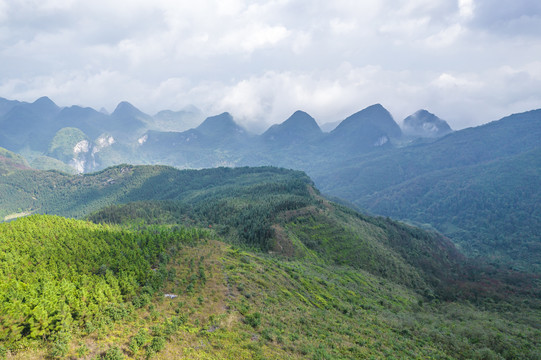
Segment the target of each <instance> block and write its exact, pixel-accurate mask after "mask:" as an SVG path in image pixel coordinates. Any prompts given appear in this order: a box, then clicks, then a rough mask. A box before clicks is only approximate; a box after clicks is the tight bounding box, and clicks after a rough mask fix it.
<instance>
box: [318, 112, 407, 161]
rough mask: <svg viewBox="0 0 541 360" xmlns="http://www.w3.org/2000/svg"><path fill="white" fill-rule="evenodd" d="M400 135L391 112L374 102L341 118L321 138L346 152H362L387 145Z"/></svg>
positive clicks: (327, 143)
mask: <svg viewBox="0 0 541 360" xmlns="http://www.w3.org/2000/svg"><path fill="white" fill-rule="evenodd" d="M401 136H402V131H401V130H400V127H399V126H398V124H397V123H396V122H395V121H394V119H393V117H392V116H391V114H390V113H389V112H388V111H387V110H386V109H385V108H384V107H383V106H381V105H380V104H376V105H372V106H369V107H367V108H366V109H363V110H361V111H359V112H357V113H355V114H353V115H351V116H349V117H348V118H346V119H345V120H343V121H342V122H341V123H340V124H339V125H338V126H337V127H336V128H335V129H334V130H333V131H331V132H330V133H329V135H328V136H327V137H326V138H325V139H324V140H323V145H324V146H326V147H331V148H332V149H333V150H339V151H341V152H346V153H348V154H351V153H364V152H367V151H371V150H374V149H376V148H379V147H382V146H389V145H390V141H391V139H398V138H400V137H401Z"/></svg>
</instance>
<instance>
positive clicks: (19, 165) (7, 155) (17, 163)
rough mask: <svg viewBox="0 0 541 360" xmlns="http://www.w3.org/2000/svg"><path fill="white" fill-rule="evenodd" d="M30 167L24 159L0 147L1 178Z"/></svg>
mask: <svg viewBox="0 0 541 360" xmlns="http://www.w3.org/2000/svg"><path fill="white" fill-rule="evenodd" d="M29 167H30V166H29V165H28V162H27V161H26V159H25V158H24V157H22V156H21V155H19V154H15V153H14V152H11V151H9V150H6V149H4V148H1V147H0V176H1V175H6V174H8V173H11V172H13V171H15V170H20V169H28V168H29Z"/></svg>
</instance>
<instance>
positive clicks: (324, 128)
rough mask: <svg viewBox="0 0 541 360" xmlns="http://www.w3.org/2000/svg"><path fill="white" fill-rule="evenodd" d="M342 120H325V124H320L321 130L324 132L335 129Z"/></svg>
mask: <svg viewBox="0 0 541 360" xmlns="http://www.w3.org/2000/svg"><path fill="white" fill-rule="evenodd" d="M341 122H342V120H338V121H332V122H326V123H325V124H322V125H321V126H320V128H321V130H322V131H324V132H331V131H333V130H334V129H336V127H337V126H338V125H340V123H341Z"/></svg>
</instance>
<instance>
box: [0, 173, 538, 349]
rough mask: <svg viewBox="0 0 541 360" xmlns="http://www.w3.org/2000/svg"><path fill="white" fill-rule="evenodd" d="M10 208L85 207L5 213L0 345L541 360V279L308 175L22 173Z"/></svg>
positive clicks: (12, 183)
mask: <svg viewBox="0 0 541 360" xmlns="http://www.w3.org/2000/svg"><path fill="white" fill-rule="evenodd" d="M0 209H2V210H3V211H4V213H5V214H7V216H8V219H11V218H13V217H15V216H17V215H23V214H28V213H49V214H62V215H64V216H70V217H78V218H85V220H74V219H66V218H62V217H59V216H51V215H31V216H28V217H23V218H20V219H16V220H13V221H10V222H5V223H2V224H0V275H2V276H0V310H1V312H0V314H1V315H0V356H5V355H8V356H9V357H14V358H21V359H22V358H25V359H28V358H30V359H33V358H45V357H47V358H88V359H90V358H92V359H96V358H97V359H122V358H126V357H129V358H135V359H143V358H145V359H148V358H152V357H156V358H162V359H168V358H183V357H185V358H201V359H204V358H230V357H232V356H233V357H235V358H239V359H251V358H288V359H289V358H291V359H301V358H314V359H318V358H323V359H358V358H363V357H375V358H385V357H391V356H395V357H401V358H443V359H454V358H459V359H460V358H499V357H503V358H509V359H512V358H525V359H536V358H538V355H539V351H538V349H539V339H540V338H541V336H539V335H540V333H541V332H540V329H539V323H538V321H536V319H538V318H539V309H540V307H539V299H540V295H541V293H540V291H539V284H538V283H537V282H536V280H538V279H535V278H533V277H528V276H525V275H521V274H519V273H515V272H512V271H505V272H504V271H500V270H498V269H494V268H492V267H490V266H486V265H484V264H482V263H472V262H470V261H469V260H467V259H466V258H464V257H463V256H462V255H461V254H460V253H459V252H458V251H457V250H456V248H455V247H454V246H453V244H452V243H451V242H450V241H449V240H448V239H446V238H444V237H443V236H441V235H439V234H437V233H432V232H426V231H424V230H421V229H418V228H415V227H411V226H408V225H405V224H401V223H397V222H395V221H393V220H390V219H388V218H381V217H371V216H366V215H362V214H360V213H357V212H355V211H352V210H350V209H348V208H344V207H342V206H340V205H337V204H335V203H332V202H330V201H328V200H327V199H325V198H323V197H322V196H321V195H320V194H319V192H318V191H317V189H316V188H315V187H314V186H313V184H312V182H311V180H310V179H309V178H308V177H307V176H306V175H305V174H304V173H303V172H298V171H292V170H285V169H278V168H271V167H262V168H236V169H229V168H217V169H209V170H184V171H181V170H177V169H174V168H170V167H165V166H130V165H121V166H116V167H113V168H109V169H106V170H104V171H101V172H99V173H95V174H88V175H82V176H78V175H75V176H70V175H66V174H63V173H58V172H54V171H35V170H19V171H14V172H11V173H9V174H6V175H3V176H0ZM11 211H12V212H15V213H10V212H11ZM4 216H6V215H4ZM88 220H91V221H92V222H90V221H88ZM96 223H99V224H96Z"/></svg>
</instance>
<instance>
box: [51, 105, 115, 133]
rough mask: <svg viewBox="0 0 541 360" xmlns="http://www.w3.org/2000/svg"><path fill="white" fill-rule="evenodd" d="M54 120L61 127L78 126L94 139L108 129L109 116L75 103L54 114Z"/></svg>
mask: <svg viewBox="0 0 541 360" xmlns="http://www.w3.org/2000/svg"><path fill="white" fill-rule="evenodd" d="M55 122H57V123H58V124H59V126H62V127H75V128H78V129H80V130H82V131H83V132H84V133H85V134H86V135H87V136H89V137H90V138H92V139H95V138H97V137H98V136H100V135H101V134H102V133H104V132H107V131H108V130H109V129H108V127H109V126H110V123H111V118H110V117H109V116H108V115H106V114H104V113H101V112H98V111H96V110H94V109H92V108H89V107H85V108H83V107H80V106H76V105H75V106H70V107H65V108H63V109H62V110H61V111H60V112H59V113H58V115H57V116H56V119H55Z"/></svg>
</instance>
